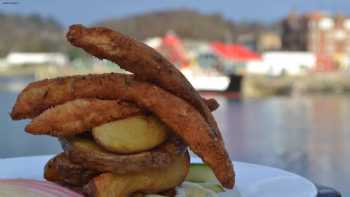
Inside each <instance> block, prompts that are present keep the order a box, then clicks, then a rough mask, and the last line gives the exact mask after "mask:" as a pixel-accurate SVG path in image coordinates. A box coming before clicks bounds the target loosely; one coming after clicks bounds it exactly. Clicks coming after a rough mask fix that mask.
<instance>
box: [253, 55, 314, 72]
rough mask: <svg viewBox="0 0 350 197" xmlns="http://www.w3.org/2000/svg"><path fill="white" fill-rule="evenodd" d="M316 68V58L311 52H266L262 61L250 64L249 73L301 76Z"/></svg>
mask: <svg viewBox="0 0 350 197" xmlns="http://www.w3.org/2000/svg"><path fill="white" fill-rule="evenodd" d="M314 66H316V56H315V54H313V53H311V52H292V51H279V52H266V53H263V54H262V60H261V61H254V62H249V63H248V64H247V72H248V73H253V74H268V75H282V74H288V75H301V74H304V73H305V72H306V71H308V70H311V69H312V68H314Z"/></svg>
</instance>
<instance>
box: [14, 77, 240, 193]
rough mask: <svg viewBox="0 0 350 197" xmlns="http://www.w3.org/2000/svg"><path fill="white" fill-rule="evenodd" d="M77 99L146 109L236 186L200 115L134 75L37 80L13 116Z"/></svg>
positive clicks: (29, 114) (23, 94)
mask: <svg viewBox="0 0 350 197" xmlns="http://www.w3.org/2000/svg"><path fill="white" fill-rule="evenodd" d="M77 98H100V99H112V100H113V99H120V100H125V101H130V102H133V103H135V104H137V105H138V106H140V107H142V108H145V109H146V110H148V111H150V112H152V113H153V114H154V115H155V116H157V117H158V118H159V119H160V120H161V121H163V122H164V123H165V124H166V125H167V126H168V127H169V128H171V129H172V130H173V131H174V132H175V133H176V134H177V135H178V136H179V137H181V138H182V139H183V140H184V141H185V142H186V143H187V144H188V145H189V146H190V147H191V149H192V150H193V151H194V152H195V153H196V154H197V155H199V156H200V157H201V158H202V159H203V160H204V161H205V162H206V163H207V164H208V165H209V166H211V168H212V169H213V170H214V172H215V174H216V176H217V178H218V179H219V180H220V181H221V183H222V184H223V185H224V186H225V187H227V188H232V187H233V185H234V172H233V167H232V163H231V161H230V158H229V156H228V154H227V152H226V150H225V147H224V143H223V141H222V140H221V139H220V138H217V137H213V136H212V135H211V131H210V128H209V126H208V124H207V122H206V121H205V119H204V118H203V117H202V116H201V114H200V113H199V112H198V111H197V110H196V109H195V108H194V107H193V106H192V105H190V104H188V103H187V102H186V101H184V100H183V99H181V98H179V97H176V96H174V95H172V94H170V93H168V92H167V91H165V90H163V89H161V88H159V87H157V86H155V85H153V84H150V83H147V82H140V81H138V80H136V79H135V78H134V77H133V76H132V75H122V74H115V73H111V74H99V75H86V76H74V77H65V78H57V79H50V80H43V81H38V82H34V83H31V84H29V85H28V86H27V87H26V88H25V89H24V90H23V91H22V92H21V93H20V95H19V96H18V98H17V101H16V104H15V106H14V107H13V111H12V113H11V115H12V116H13V117H17V118H18V117H33V116H34V117H35V115H37V114H39V113H40V112H42V111H43V110H45V109H47V108H49V107H52V106H55V105H58V104H61V103H64V102H67V101H70V100H74V99H77Z"/></svg>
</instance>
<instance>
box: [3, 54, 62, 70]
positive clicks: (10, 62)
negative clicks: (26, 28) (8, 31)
mask: <svg viewBox="0 0 350 197" xmlns="http://www.w3.org/2000/svg"><path fill="white" fill-rule="evenodd" d="M67 63H68V58H67V56H66V55H64V54H62V53H20V52H13V53H9V54H8V55H7V57H6V58H5V59H4V65H6V66H8V67H9V66H21V65H43V64H49V65H55V66H64V65H66V64H67Z"/></svg>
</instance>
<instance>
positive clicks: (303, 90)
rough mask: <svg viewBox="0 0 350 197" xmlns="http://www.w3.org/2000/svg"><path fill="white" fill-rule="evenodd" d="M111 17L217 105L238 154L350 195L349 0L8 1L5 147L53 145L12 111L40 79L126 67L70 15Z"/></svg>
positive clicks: (95, 21) (0, 83) (18, 150)
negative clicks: (95, 52)
mask: <svg viewBox="0 0 350 197" xmlns="http://www.w3.org/2000/svg"><path fill="white" fill-rule="evenodd" d="M74 23H82V24H84V25H88V26H95V25H99V26H106V27H110V28H112V29H114V30H117V31H120V32H123V33H125V34H127V35H129V36H132V37H134V38H136V39H138V40H140V41H143V42H144V43H146V44H147V45H149V46H151V47H153V48H155V49H156V50H158V51H159V52H160V53H162V54H163V55H164V56H165V57H167V58H168V59H169V60H170V61H171V62H172V63H173V64H174V65H176V66H177V67H178V68H179V69H180V70H181V72H182V73H183V74H184V75H185V76H186V77H187V78H188V80H189V81H190V82H191V83H192V84H193V86H194V87H195V88H196V89H198V90H199V91H200V92H201V94H202V95H203V96H204V97H214V98H216V99H217V100H218V101H219V103H220V105H221V107H220V108H219V109H218V110H217V111H216V112H214V114H215V116H216V118H217V120H218V122H219V125H220V127H221V130H222V132H223V135H224V139H225V142H226V146H227V148H228V150H229V152H230V155H231V157H232V159H233V160H239V161H245V162H251V163H257V164H264V165H269V166H274V167H278V168H282V169H286V170H289V171H291V172H294V173H297V174H300V175H302V176H305V177H307V178H308V179H310V180H312V181H314V182H315V183H318V184H323V185H327V186H331V187H334V188H336V189H338V190H339V191H341V192H342V193H343V195H344V196H348V195H350V190H349V187H347V186H348V184H349V183H350V169H349V168H348V164H349V163H350V145H349V143H348V140H349V139H350V122H349V119H350V103H349V101H350V97H349V93H350V77H349V76H350V75H349V74H350V2H349V1H346V0H308V1H304V0H284V1H279V0H260V1H253V0H245V1H230V0H216V1H195V0H186V1H185V0H178V1H164V0H129V1H127V2H122V1H112V0H105V1H83V0H75V1H64V0H61V1H45V0H0V125H1V126H0V132H1V137H0V158H5V157H17V156H26V155H41V154H52V153H56V152H59V151H61V148H60V147H59V145H58V143H57V142H56V141H55V140H54V139H52V138H50V137H45V136H40V137H38V136H31V135H29V134H26V133H25V132H24V131H23V129H24V126H25V124H26V123H27V121H17V122H13V121H11V120H10V118H9V115H8V112H9V111H10V110H11V107H12V105H13V104H14V102H15V99H16V96H17V94H18V93H19V91H21V90H22V89H23V88H24V87H25V85H26V84H28V83H29V82H31V81H34V80H40V79H44V78H52V77H57V76H62V75H73V74H84V73H103V72H119V71H121V69H119V68H118V66H117V65H115V64H113V63H111V62H108V61H101V60H97V59H95V58H92V57H91V56H89V55H87V54H85V53H84V52H82V51H81V50H79V49H76V48H73V47H71V46H70V45H69V44H68V43H67V41H66V40H65V36H64V33H65V31H66V30H67V28H68V27H69V25H71V24H74Z"/></svg>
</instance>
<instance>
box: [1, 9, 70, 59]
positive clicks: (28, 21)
mask: <svg viewBox="0 0 350 197" xmlns="http://www.w3.org/2000/svg"><path fill="white" fill-rule="evenodd" d="M0 24H1V36H0V57H1V56H5V55H6V54H7V53H8V52H10V51H26V52H36V51H47V52H50V51H66V45H65V44H64V36H63V35H64V29H63V27H62V26H61V25H60V24H59V23H58V22H57V21H55V20H54V19H52V18H44V17H41V16H39V15H30V16H18V15H7V14H1V13H0Z"/></svg>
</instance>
